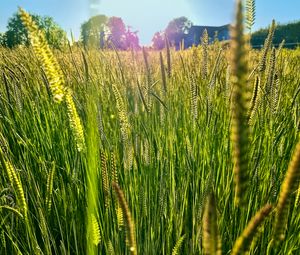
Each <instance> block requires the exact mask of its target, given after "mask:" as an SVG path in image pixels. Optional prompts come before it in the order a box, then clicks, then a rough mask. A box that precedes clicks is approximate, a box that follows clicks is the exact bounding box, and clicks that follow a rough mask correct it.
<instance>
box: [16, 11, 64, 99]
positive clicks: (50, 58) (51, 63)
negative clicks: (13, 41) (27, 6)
mask: <svg viewBox="0 0 300 255" xmlns="http://www.w3.org/2000/svg"><path fill="white" fill-rule="evenodd" d="M19 14H20V16H21V20H22V23H23V25H24V26H25V28H26V29H27V31H28V35H29V39H30V42H31V45H32V47H33V50H34V53H35V54H36V56H37V58H38V60H39V61H40V62H41V64H42V67H43V69H44V71H45V74H46V76H47V79H48V81H49V87H50V90H51V93H52V96H53V99H54V101H55V102H58V103H60V102H62V100H63V98H64V94H65V89H64V85H65V80H64V76H63V72H62V70H61V69H60V67H59V64H58V62H57V60H56V58H55V57H54V55H53V53H52V52H51V49H50V47H49V45H48V43H47V41H46V38H45V35H44V33H43V32H42V31H41V30H39V28H38V26H37V25H36V24H35V22H34V21H33V20H32V17H31V16H30V15H29V14H28V13H27V12H26V11H24V10H23V9H22V8H19Z"/></svg>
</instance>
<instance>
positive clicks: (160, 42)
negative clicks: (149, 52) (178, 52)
mask: <svg viewBox="0 0 300 255" xmlns="http://www.w3.org/2000/svg"><path fill="white" fill-rule="evenodd" d="M152 47H153V48H154V49H155V50H162V49H163V48H164V47H165V38H164V35H163V33H162V32H156V33H155V34H154V36H153V38H152Z"/></svg>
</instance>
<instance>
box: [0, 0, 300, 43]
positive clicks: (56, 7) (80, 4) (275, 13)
mask: <svg viewBox="0 0 300 255" xmlns="http://www.w3.org/2000/svg"><path fill="white" fill-rule="evenodd" d="M234 2H235V1H234V0H0V32H4V31H5V29H6V25H7V21H8V19H9V17H11V16H12V14H13V13H15V12H16V11H17V9H18V6H21V7H23V8H24V9H25V10H27V11H29V12H31V13H35V14H39V15H47V16H51V17H53V18H54V20H55V21H56V22H57V23H58V24H59V25H60V26H61V27H62V28H63V29H64V30H66V31H67V32H68V34H69V35H70V31H72V33H73V34H74V36H75V39H78V38H79V36H80V25H81V24H82V23H83V22H84V21H86V20H88V19H89V17H90V16H92V15H95V14H105V15H107V16H118V17H122V19H123V21H124V22H125V24H126V25H130V26H131V27H132V30H133V31H136V30H137V31H139V33H138V35H139V38H140V42H141V44H143V45H149V44H150V43H151V39H152V36H153V34H154V33H155V32H157V31H162V30H164V29H165V28H166V26H167V25H168V22H169V21H170V20H172V19H173V18H176V17H180V16H186V17H188V18H189V19H190V20H191V21H192V22H193V23H194V24H195V25H207V26H209V25H211V26H221V25H225V24H228V23H231V22H232V20H233V16H234ZM299 10H300V1H299V0H284V1H283V0H277V1H274V0H256V22H255V26H254V30H257V29H259V28H262V27H266V26H268V25H269V24H270V23H271V21H272V19H273V18H274V19H275V20H276V21H277V22H279V23H287V22H289V21H296V20H300V12H299Z"/></svg>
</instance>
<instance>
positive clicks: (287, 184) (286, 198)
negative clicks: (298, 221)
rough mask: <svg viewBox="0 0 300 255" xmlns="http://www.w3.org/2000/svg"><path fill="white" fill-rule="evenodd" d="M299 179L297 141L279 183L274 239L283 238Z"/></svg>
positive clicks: (299, 168) (299, 150)
mask: <svg viewBox="0 0 300 255" xmlns="http://www.w3.org/2000/svg"><path fill="white" fill-rule="evenodd" d="M299 181H300V142H298V144H297V146H296V149H295V152H294V155H293V157H292V160H291V161H290V164H289V167H288V170H287V172H286V175H285V178H284V181H283V183H282V185H281V191H280V194H279V199H278V203H277V206H276V214H275V223H274V232H273V235H274V240H275V241H280V240H283V239H284V236H285V231H286V225H287V220H288V210H289V206H290V202H291V199H292V196H293V194H294V193H296V192H297V188H298V186H299Z"/></svg>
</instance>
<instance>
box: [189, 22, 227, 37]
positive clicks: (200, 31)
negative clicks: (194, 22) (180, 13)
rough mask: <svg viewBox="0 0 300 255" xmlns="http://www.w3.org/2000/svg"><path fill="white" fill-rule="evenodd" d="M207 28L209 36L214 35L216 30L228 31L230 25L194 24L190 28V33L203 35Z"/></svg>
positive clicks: (219, 31)
mask: <svg viewBox="0 0 300 255" xmlns="http://www.w3.org/2000/svg"><path fill="white" fill-rule="evenodd" d="M205 29H206V30H207V33H208V36H209V37H214V35H215V32H218V34H219V33H221V32H225V31H226V32H227V31H229V29H230V25H229V24H227V25H224V26H220V27H213V26H192V27H191V28H190V30H189V34H191V35H196V36H199V37H202V34H203V32H204V30H205Z"/></svg>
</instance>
